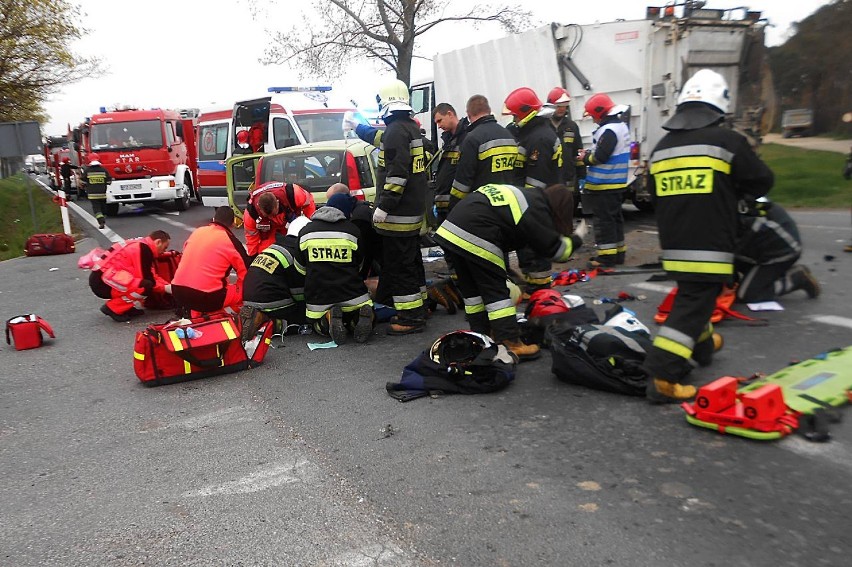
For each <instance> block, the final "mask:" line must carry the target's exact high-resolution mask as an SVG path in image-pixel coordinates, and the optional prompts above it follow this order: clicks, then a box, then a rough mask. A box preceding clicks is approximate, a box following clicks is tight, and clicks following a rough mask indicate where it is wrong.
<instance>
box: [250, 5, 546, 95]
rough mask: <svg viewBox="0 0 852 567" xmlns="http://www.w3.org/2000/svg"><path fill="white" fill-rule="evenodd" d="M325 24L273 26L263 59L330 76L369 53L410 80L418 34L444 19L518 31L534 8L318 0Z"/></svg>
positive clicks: (314, 73)
mask: <svg viewBox="0 0 852 567" xmlns="http://www.w3.org/2000/svg"><path fill="white" fill-rule="evenodd" d="M314 4H315V6H314V10H315V11H316V16H318V18H319V20H320V21H321V22H322V25H321V26H310V29H306V28H308V26H305V25H304V23H303V24H302V25H298V24H297V25H293V26H291V27H290V29H288V30H287V31H284V32H280V31H279V32H274V33H273V37H272V46H271V47H269V48H267V49H266V51H265V53H264V57H263V58H262V59H261V62H262V63H264V64H267V65H281V64H285V63H289V64H291V65H292V66H293V67H294V68H295V69H296V70H297V72H298V73H299V74H300V76H308V75H314V76H330V75H332V74H334V72H336V71H339V69H340V68H341V65H342V64H345V63H347V62H350V61H353V60H358V59H362V58H364V57H366V58H367V59H370V60H373V61H375V62H378V63H380V64H381V65H384V66H386V67H388V68H390V69H392V70H393V71H394V72H395V73H396V76H397V78H398V79H400V80H401V81H403V82H405V83H406V84H409V83H410V79H411V62H412V59H413V58H414V57H416V54H415V50H416V47H417V40H418V38H420V37H421V36H423V35H424V34H426V33H428V32H430V31H431V30H433V29H434V28H436V27H437V26H439V25H440V24H444V23H447V22H468V23H470V24H472V25H473V26H477V25H479V24H482V23H486V22H492V23H497V24H499V25H501V26H502V27H503V29H505V30H506V31H507V32H516V31H518V30H519V29H520V26H521V24H522V23H524V22H525V21H527V20H528V18H529V16H530V13H529V12H525V11H521V10H518V9H517V8H514V7H511V6H491V7H486V6H485V5H484V3H482V4H479V5H477V6H475V7H474V8H471V9H470V10H467V11H461V12H456V13H454V12H452V11H450V9H449V6H450V4H451V2H450V0H320V1H319V2H316V3H314Z"/></svg>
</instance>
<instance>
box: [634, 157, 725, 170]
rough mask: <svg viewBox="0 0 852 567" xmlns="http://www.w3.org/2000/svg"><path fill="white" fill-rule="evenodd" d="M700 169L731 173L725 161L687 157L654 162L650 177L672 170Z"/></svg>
mask: <svg viewBox="0 0 852 567" xmlns="http://www.w3.org/2000/svg"><path fill="white" fill-rule="evenodd" d="M702 167H704V168H709V169H713V170H716V171H720V172H722V173H724V174H730V173H731V164H730V163H728V162H726V161H725V160H722V159H719V158H713V157H708V156H689V157H678V158H671V159H661V160H660V161H655V162H653V163H652V164H651V175H655V174H657V173H663V172H666V171H672V170H674V169H696V168H702Z"/></svg>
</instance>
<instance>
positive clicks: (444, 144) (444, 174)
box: [432, 102, 470, 224]
mask: <svg viewBox="0 0 852 567" xmlns="http://www.w3.org/2000/svg"><path fill="white" fill-rule="evenodd" d="M432 116H433V118H434V120H435V124H436V125H437V126H438V128H440V129H441V130H442V133H441V157H440V159H439V160H438V170H437V172H436V173H435V211H436V216H437V220H438V224H441V223H442V222H444V219H446V218H447V213H448V212H449V208H450V190H451V189H452V188H453V180H455V178H456V169H457V167H458V163H459V158H460V156H461V144H462V142H463V141H464V137H465V134H466V133H467V127H468V125H469V124H470V122H469V121H468V119H467V117H463V118H462V119H459V117H458V115H457V114H456V109H455V108H453V107H452V105H450V104H448V103H446V102H442V103H440V104H438V105H437V106H435V110H434V112H433V113H432Z"/></svg>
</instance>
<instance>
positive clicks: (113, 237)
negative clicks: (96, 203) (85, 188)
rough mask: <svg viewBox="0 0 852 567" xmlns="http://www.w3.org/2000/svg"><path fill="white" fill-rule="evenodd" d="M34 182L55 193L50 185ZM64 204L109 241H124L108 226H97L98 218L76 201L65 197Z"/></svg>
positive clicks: (38, 181)
mask: <svg viewBox="0 0 852 567" xmlns="http://www.w3.org/2000/svg"><path fill="white" fill-rule="evenodd" d="M35 182H36V183H38V184H39V185H41V186H42V187H44V188H45V189H47V190H48V191H49V192H50V193H52V194H55V192H54V191H53V189H51V188H50V187H48V186H47V185H45V184H44V183H43V182H41V181H40V180H38V179H36V180H35ZM65 204H66V205H68V208H69V209H72V210H73V211H74V212H75V213H77V214H78V215H80V217H81V218H82V219H83V220H84V221H86V222H87V223H89V224H90V225H92V226H93V227H95V228H96V229H98V230H99V231H101V234H103V235H104V236H106V237H107V238H108V239H109V241H110V242H124V238H122V236H121V235H120V234H118V233H117V232H115V231H114V230H112V229H111V228H110V227H106V228H98V219H96V218H95V217H94V216H93V215H91V214H90V213H89V211H87V210H86V209H84V208H83V207H81V206H80V205H78V204H77V203H74V202H73V201H68V200H67V199H66V201H65Z"/></svg>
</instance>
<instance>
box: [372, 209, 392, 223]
mask: <svg viewBox="0 0 852 567" xmlns="http://www.w3.org/2000/svg"><path fill="white" fill-rule="evenodd" d="M387 218H388V214H387V213H386V212H385V211H383V210H381V209H380V208H378V207H376V210H375V211H373V224H379V223H380V222H385V220H387Z"/></svg>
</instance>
